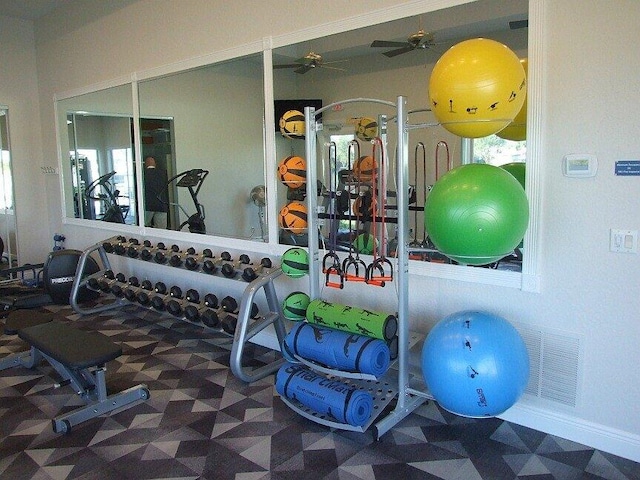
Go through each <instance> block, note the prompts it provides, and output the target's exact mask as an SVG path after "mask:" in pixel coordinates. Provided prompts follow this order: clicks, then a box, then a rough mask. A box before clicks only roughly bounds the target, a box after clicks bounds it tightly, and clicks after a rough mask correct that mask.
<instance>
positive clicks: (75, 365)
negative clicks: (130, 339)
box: [18, 321, 122, 370]
mask: <svg viewBox="0 0 640 480" xmlns="http://www.w3.org/2000/svg"><path fill="white" fill-rule="evenodd" d="M18 336H19V337H20V338H21V339H23V340H24V341H25V342H27V343H29V344H30V345H31V346H33V347H35V348H37V349H38V350H40V351H41V352H42V353H44V354H45V355H48V356H50V357H51V358H53V359H54V360H57V361H58V362H60V363H61V364H63V365H65V366H66V367H68V368H71V369H78V370H79V369H83V368H88V367H94V366H97V365H103V364H105V363H107V362H109V361H111V360H114V359H116V358H118V357H119V356H120V355H122V347H120V346H119V345H116V344H115V343H113V342H112V341H111V340H110V339H109V337H107V336H105V335H102V334H101V333H98V332H86V331H84V330H78V329H76V328H73V327H72V326H70V325H67V324H65V323H60V322H56V321H52V322H48V323H43V324H40V325H35V326H33V327H29V328H23V329H20V330H19V331H18Z"/></svg>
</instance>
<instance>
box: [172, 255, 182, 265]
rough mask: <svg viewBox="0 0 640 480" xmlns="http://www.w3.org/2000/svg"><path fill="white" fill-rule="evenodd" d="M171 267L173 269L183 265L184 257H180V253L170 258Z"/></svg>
mask: <svg viewBox="0 0 640 480" xmlns="http://www.w3.org/2000/svg"><path fill="white" fill-rule="evenodd" d="M169 265H171V266H172V267H179V266H180V265H182V255H180V253H174V254H173V255H171V257H170V258H169Z"/></svg>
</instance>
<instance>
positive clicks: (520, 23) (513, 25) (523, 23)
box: [509, 19, 529, 30]
mask: <svg viewBox="0 0 640 480" xmlns="http://www.w3.org/2000/svg"><path fill="white" fill-rule="evenodd" d="M528 26H529V20H528V19H526V20H514V21H512V22H509V28H510V29H511V30H517V29H519V28H527V27H528Z"/></svg>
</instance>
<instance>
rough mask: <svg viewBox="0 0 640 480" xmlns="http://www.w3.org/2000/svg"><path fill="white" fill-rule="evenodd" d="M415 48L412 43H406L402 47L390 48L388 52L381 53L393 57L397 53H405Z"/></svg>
mask: <svg viewBox="0 0 640 480" xmlns="http://www.w3.org/2000/svg"><path fill="white" fill-rule="evenodd" d="M415 48H416V47H414V46H413V45H407V46H406V47H404V48H398V49H397V50H391V51H390V52H384V53H383V55H384V56H385V57H389V58H392V57H395V56H397V55H402V54H403V53H407V52H410V51H412V50H415Z"/></svg>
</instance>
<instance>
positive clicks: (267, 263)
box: [242, 257, 273, 282]
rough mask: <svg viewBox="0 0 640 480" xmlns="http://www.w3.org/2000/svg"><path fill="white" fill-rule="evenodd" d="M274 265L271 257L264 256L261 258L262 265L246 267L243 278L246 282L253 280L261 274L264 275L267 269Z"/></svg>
mask: <svg viewBox="0 0 640 480" xmlns="http://www.w3.org/2000/svg"><path fill="white" fill-rule="evenodd" d="M272 266H273V263H272V262H271V259H270V258H268V257H264V258H263V259H262V260H260V266H259V267H257V268H253V267H246V268H245V269H244V270H243V271H242V279H243V280H244V281H245V282H253V281H254V280H255V279H256V278H258V276H259V275H262V274H263V273H264V271H265V270H268V269H270V268H271V267H272Z"/></svg>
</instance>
